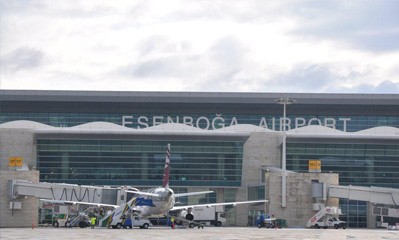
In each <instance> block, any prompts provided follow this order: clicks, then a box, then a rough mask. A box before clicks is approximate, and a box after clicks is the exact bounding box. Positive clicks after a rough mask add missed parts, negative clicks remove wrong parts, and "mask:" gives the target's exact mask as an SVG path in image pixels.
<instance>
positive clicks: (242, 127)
mask: <svg viewBox="0 0 399 240" xmlns="http://www.w3.org/2000/svg"><path fill="white" fill-rule="evenodd" d="M9 128H11V129H33V130H57V131H63V132H69V131H70V132H78V131H80V130H85V131H93V132H101V131H118V132H121V133H129V132H135V133H140V132H141V133H143V134H151V132H152V131H154V132H159V131H162V132H170V133H176V132H182V133H184V132H203V133H222V134H223V133H251V132H279V131H273V130H270V129H265V128H262V127H259V126H255V125H250V124H238V125H233V126H228V127H225V128H221V129H216V130H204V129H200V128H196V127H193V126H187V125H185V124H181V123H165V124H161V125H157V126H152V127H148V128H144V129H133V128H128V127H123V126H120V125H118V124H114V123H109V122H91V123H85V124H81V125H77V126H73V127H53V126H49V125H46V124H43V123H38V122H34V121H28V120H18V121H11V122H7V123H2V124H0V129H9ZM287 134H288V135H292V136H293V135H297V134H299V135H300V134H315V135H317V134H322V135H351V136H371V135H381V136H384V135H385V136H396V137H398V138H399V128H395V127H387V126H380V127H374V128H370V129H366V130H361V131H358V132H343V131H340V130H336V129H333V128H329V127H325V126H316V125H313V126H306V127H302V128H296V129H291V130H289V131H287Z"/></svg>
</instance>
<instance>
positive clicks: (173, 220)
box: [170, 218, 175, 229]
mask: <svg viewBox="0 0 399 240" xmlns="http://www.w3.org/2000/svg"><path fill="white" fill-rule="evenodd" d="M170 221H171V222H172V229H175V219H174V218H171V219H170Z"/></svg>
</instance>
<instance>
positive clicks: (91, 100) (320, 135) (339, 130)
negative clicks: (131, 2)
mask: <svg viewBox="0 0 399 240" xmlns="http://www.w3.org/2000/svg"><path fill="white" fill-rule="evenodd" d="M280 98H289V99H293V100H295V102H294V103H293V104H290V105H287V106H286V118H285V119H284V117H283V109H284V106H283V105H281V104H277V103H276V100H278V99H280ZM284 122H285V123H286V127H285V129H283V126H284ZM283 130H285V131H283ZM0 133H1V135H0V167H1V170H2V171H15V169H14V168H13V167H10V166H9V159H10V157H21V158H22V159H23V164H24V166H25V167H27V168H29V169H36V170H39V180H40V181H42V182H55V183H72V184H84V185H101V186H104V185H109V186H123V185H129V186H134V187H139V188H142V189H145V188H149V187H155V186H159V185H160V184H161V183H162V178H163V168H164V160H165V152H166V146H167V144H168V143H170V144H171V175H170V186H171V187H172V188H173V189H174V190H175V192H177V193H179V192H190V191H198V190H213V191H214V193H212V194H207V195H206V196H195V197H192V198H185V199H182V200H181V202H182V204H196V203H214V202H220V201H246V200H257V199H265V173H266V172H267V171H270V170H271V169H275V170H276V171H278V169H280V168H281V165H282V151H283V148H282V142H283V138H284V137H286V151H285V153H286V166H287V170H290V171H294V172H298V173H307V172H309V161H310V160H320V161H321V172H322V173H336V174H339V184H340V185H358V186H380V187H388V188H399V95H394V94H307V93H303V94H302V93H284V94H280V93H209V92H105V91H104V92H97V91H30V90H0ZM2 181H3V180H2ZM1 184H6V183H4V182H1ZM287 191H290V190H289V188H288V189H287ZM3 198H4V200H5V199H6V196H2V200H3ZM288 201H289V199H288ZM339 204H340V207H341V209H342V211H343V214H344V215H343V216H342V217H341V218H342V220H344V221H347V222H348V223H349V226H350V227H367V222H368V221H369V220H368V218H369V216H368V211H369V209H368V205H367V203H365V202H361V201H348V200H343V199H341V200H340V201H339ZM225 211H226V214H227V216H228V223H229V224H230V225H247V224H251V223H253V219H254V217H255V216H256V215H258V214H259V213H261V212H263V211H264V206H260V207H259V206H237V207H235V208H232V207H226V209H225ZM270 211H271V212H273V210H272V209H271V210H270Z"/></svg>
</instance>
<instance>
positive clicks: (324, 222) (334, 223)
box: [307, 207, 346, 229]
mask: <svg viewBox="0 0 399 240" xmlns="http://www.w3.org/2000/svg"><path fill="white" fill-rule="evenodd" d="M340 214H342V212H341V209H339V208H338V207H325V208H323V209H321V210H320V211H319V212H318V213H316V214H315V215H314V216H313V217H312V218H311V219H310V220H309V221H308V223H307V227H314V228H317V229H318V228H321V227H322V228H328V227H333V228H335V229H338V228H343V229H345V228H346V222H344V221H341V220H339V218H337V217H336V216H337V215H340Z"/></svg>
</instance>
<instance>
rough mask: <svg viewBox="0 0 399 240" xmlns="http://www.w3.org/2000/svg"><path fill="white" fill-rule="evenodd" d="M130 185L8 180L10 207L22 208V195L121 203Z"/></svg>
mask: <svg viewBox="0 0 399 240" xmlns="http://www.w3.org/2000/svg"><path fill="white" fill-rule="evenodd" d="M128 189H129V190H131V188H128V187H117V188H116V187H109V186H105V187H98V186H88V185H76V184H65V183H47V182H28V181H24V180H9V181H8V196H9V197H10V198H11V202H10V209H12V210H14V209H21V204H20V202H19V200H18V199H19V198H20V197H25V196H29V197H36V198H39V199H47V200H56V201H73V202H85V203H101V204H110V205H121V204H123V203H125V202H126V198H127V193H126V192H125V190H128Z"/></svg>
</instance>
